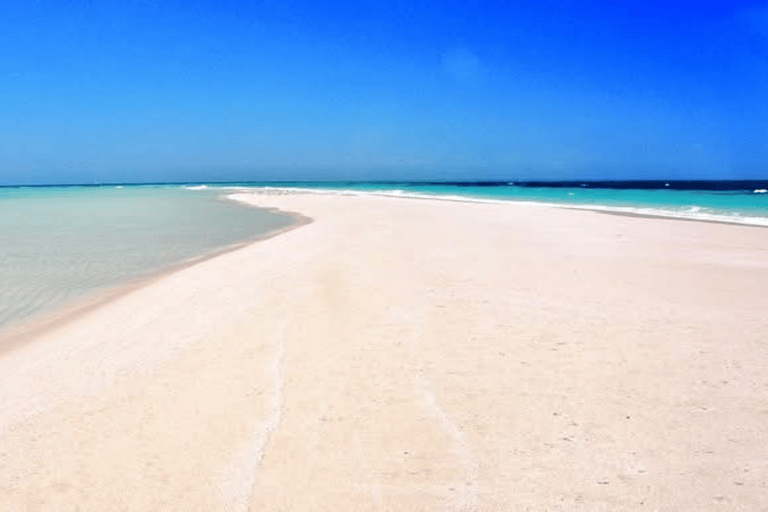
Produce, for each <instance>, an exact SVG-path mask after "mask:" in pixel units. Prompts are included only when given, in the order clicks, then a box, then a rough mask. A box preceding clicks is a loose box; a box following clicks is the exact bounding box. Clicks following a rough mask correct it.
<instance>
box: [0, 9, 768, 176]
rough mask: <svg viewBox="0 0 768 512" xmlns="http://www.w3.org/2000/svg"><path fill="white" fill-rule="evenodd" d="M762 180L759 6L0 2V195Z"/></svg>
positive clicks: (763, 32) (765, 107) (767, 80)
mask: <svg viewBox="0 0 768 512" xmlns="http://www.w3.org/2000/svg"><path fill="white" fill-rule="evenodd" d="M766 169H768V3H766V2H745V1H744V2H742V1H740V0H732V1H730V2H726V1H722V2H707V1H698V2H677V1H675V0H650V1H642V2H641V1H639V0H638V1H631V2H630V1H619V0H616V1H610V2H609V1H602V2H601V1H579V2H576V1H569V0H537V1H535V2H534V1H529V2H515V1H512V0H507V1H498V2H496V1H493V2H490V1H488V2H483V1H478V0H463V1H460V2H450V1H439V2H438V1H426V2H419V1H417V0H392V1H387V0H379V1H375V2H366V1H358V2H338V1H336V2H334V1H323V2H319V1H311V0H262V1H256V0H255V1H252V2H235V1H227V0H215V1H214V0H189V1H181V0H164V1H157V0H136V1H121V0H90V1H84V0H58V1H56V0H50V1H42V0H6V1H4V2H2V4H1V5H0V184H13V183H46V182H47V183H51V182H93V181H101V182H116V181H156V180H172V181H174V180H184V181H196V180H244V179H252V180H261V179H496V178H499V179H567V178H573V179H588V178H610V179H622V178H660V179H674V178H678V179H692V178H715V179H717V178H765V177H766V176H767V175H768V173H767V172H766Z"/></svg>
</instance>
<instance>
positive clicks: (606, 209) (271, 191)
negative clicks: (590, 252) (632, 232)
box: [235, 187, 768, 228]
mask: <svg viewBox="0 0 768 512" xmlns="http://www.w3.org/2000/svg"><path fill="white" fill-rule="evenodd" d="M237 193H246V194H249V193H250V194H257V195H293V194H316V195H331V196H333V195H337V196H341V197H344V196H352V197H355V196H359V197H365V196H370V197H391V198H394V199H416V200H420V199H423V200H428V201H445V202H455V203H471V204H499V205H505V204H510V205H517V206H532V207H536V208H557V209H561V210H574V211H584V212H594V213H601V214H605V215H618V216H623V217H637V218H647V219H660V220H683V221H689V222H705V223H712V224H724V225H728V226H747V227H757V228H768V223H766V224H756V223H750V222H739V221H736V220H718V219H704V218H695V217H684V216H681V215H674V214H671V213H666V212H662V213H659V214H653V213H642V212H629V211H622V210H618V209H612V208H631V207H622V206H602V205H598V206H594V207H591V208H590V207H586V206H588V205H583V204H578V203H551V202H546V201H537V200H533V199H523V200H515V199H494V198H473V197H469V196H466V197H464V196H458V195H439V194H438V195H428V194H422V193H418V192H417V193H403V194H396V193H391V192H384V191H356V190H353V189H348V190H344V189H319V188H318V189H313V188H290V187H286V188H279V187H276V188H270V187H264V188H262V189H252V190H248V191H243V192H236V193H235V194H237Z"/></svg>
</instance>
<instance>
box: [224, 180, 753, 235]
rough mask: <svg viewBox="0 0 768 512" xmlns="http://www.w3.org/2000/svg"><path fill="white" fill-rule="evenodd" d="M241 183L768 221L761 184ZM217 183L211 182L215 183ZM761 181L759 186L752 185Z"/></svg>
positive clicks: (695, 218) (697, 218) (717, 219)
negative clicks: (717, 187) (727, 187)
mask: <svg viewBox="0 0 768 512" xmlns="http://www.w3.org/2000/svg"><path fill="white" fill-rule="evenodd" d="M233 185H238V186H241V187H243V188H252V187H271V188H287V189H304V190H310V191H316V192H319V193H346V194H382V195H394V196H400V197H409V196H412V197H424V196H428V197H439V198H443V199H454V200H471V201H493V202H496V201H512V202H524V203H535V204H541V205H552V206H559V207H566V208H586V209H592V210H603V211H616V212H624V213H638V214H644V215H655V216H660V217H675V218H687V219H694V220H714V221H720V222H729V223H735V224H749V225H760V226H768V193H767V192H766V190H765V189H763V188H759V189H758V188H754V189H753V188H746V189H744V190H732V191H710V190H675V189H665V188H661V189H652V190H649V189H626V190H617V189H604V188H589V187H581V186H579V187H562V188H559V187H521V186H515V185H495V186H474V185H467V184H462V185H447V184H417V183H349V182H338V183H309V182H303V183H302V182H282V183H239V184H228V186H233ZM214 186H215V185H214ZM755 186H763V185H755Z"/></svg>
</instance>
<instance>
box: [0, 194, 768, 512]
mask: <svg viewBox="0 0 768 512" xmlns="http://www.w3.org/2000/svg"><path fill="white" fill-rule="evenodd" d="M239 199H241V200H244V201H248V202H251V203H252V204H255V205H259V206H265V207H275V208H280V209H283V210H285V211H291V212H300V213H301V214H304V215H307V216H309V217H311V218H313V219H314V222H312V223H311V224H308V225H304V226H301V227H299V228H297V229H295V230H292V231H289V232H287V233H284V234H281V235H279V236H277V237H275V238H272V239H269V240H265V241H261V242H257V243H255V244H253V245H250V246H247V247H245V248H243V249H239V250H237V251H234V252H230V253H227V254H224V255H222V256H219V257H216V258H213V259H210V260H207V261H204V262H202V263H199V264H197V265H194V266H192V267H189V268H186V269H183V270H180V271H177V272H174V273H172V274H170V275H168V276H166V277H164V278H161V279H159V280H157V281H155V282H153V283H152V284H150V285H148V286H145V287H143V288H141V289H138V290H134V291H131V292H130V293H128V294H125V295H124V296H121V297H118V298H116V299H115V300H113V301H111V302H109V303H107V304H104V305H102V306H100V307H99V308H96V309H95V310H92V311H88V312H86V313H84V314H83V315H81V316H79V317H77V318H75V319H73V320H71V321H69V322H67V323H66V324H64V325H60V326H57V327H56V328H55V329H53V330H51V331H49V332H46V333H43V334H40V335H39V336H37V337H36V339H34V340H31V341H28V342H26V343H24V345H23V346H21V347H17V348H16V349H15V350H13V351H7V352H6V353H3V354H2V355H1V356H0V404H2V407H1V408H0V510H2V511H14V512H16V511H76V510H80V511H112V510H115V511H118V510H119V511H155V510H179V511H234V512H239V511H273V510H275V511H277V510H299V511H300V510H307V511H309V510H311V511H323V510H328V511H344V510H350V511H366V510H391V511H417V510H418V511H428V510H460V511H465V510H466V511H469V510H478V511H480V510H482V511H485V510H521V511H522V510H531V511H539V510H540V511H555V510H563V511H571V510H585V511H586V510H589V511H598V510H599V511H614V510H669V511H679V510H691V511H693V510H696V511H707V510H724V511H725V510H727V511H738V510H744V511H761V510H768V371H766V368H768V316H767V315H766V312H767V311H768V229H757V228H749V227H739V226H725V225H719V224H707V223H695V222H681V221H674V220H657V219H644V218H626V217H617V216H608V215H599V214H595V213H592V212H584V211H568V210H558V209H552V208H539V207H534V206H521V205H492V204H472V203H456V202H443V201H431V200H414V199H398V198H385V197H361V196H330V195H310V194H307V195H301V194H298V195H240V196H239Z"/></svg>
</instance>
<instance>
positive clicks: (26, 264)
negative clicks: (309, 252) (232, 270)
mask: <svg viewBox="0 0 768 512" xmlns="http://www.w3.org/2000/svg"><path fill="white" fill-rule="evenodd" d="M293 222H294V220H293V219H292V218H291V217H289V216H288V215H285V214H279V213H275V212H269V211H265V210H260V209H256V208H250V207H246V206H244V205H241V204H240V203H237V202H234V201H229V200H226V199H223V198H222V191H221V190H218V189H217V190H186V189H184V188H182V187H180V186H178V185H143V186H141V185H139V186H136V185H110V186H71V187H3V188H0V333H3V332H6V333H7V332H9V330H10V329H11V328H18V327H19V326H21V325H23V324H25V323H30V321H31V320H34V319H36V317H37V316H38V315H46V314H49V313H51V312H54V311H57V312H58V311H60V310H62V309H66V308H72V307H74V306H75V305H77V306H78V307H79V306H80V305H81V304H84V303H86V302H87V301H90V300H92V299H95V298H99V297H103V296H105V295H106V294H109V293H111V292H112V291H114V290H117V289H118V288H121V287H122V286H124V285H126V284H128V283H133V282H137V281H139V280H141V279H144V278H146V277H148V276H151V275H154V274H157V273H160V272H163V271H165V270H168V269H171V268H175V267H177V266H179V265H182V264H184V263H188V262H191V261H194V260H196V259H200V258H204V257H206V256H208V255H212V254H216V253H219V252H221V251H224V250H226V249H228V248H233V247H236V246H239V245H242V244H243V243H246V242H249V241H252V240H256V239H258V238H260V237H263V236H264V235H265V234H267V233H269V232H271V231H275V230H279V229H283V228H285V227H286V226H289V225H291V224H292V223H293Z"/></svg>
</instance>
